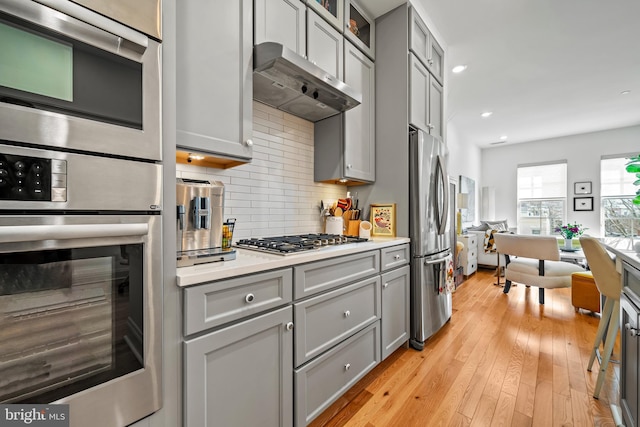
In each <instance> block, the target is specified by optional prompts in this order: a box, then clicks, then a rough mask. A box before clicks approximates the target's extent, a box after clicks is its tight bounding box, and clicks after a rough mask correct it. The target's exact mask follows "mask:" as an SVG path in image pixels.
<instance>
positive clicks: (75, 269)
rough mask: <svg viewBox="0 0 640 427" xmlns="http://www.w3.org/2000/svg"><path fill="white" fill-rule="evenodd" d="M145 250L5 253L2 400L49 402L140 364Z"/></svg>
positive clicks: (0, 283) (1, 270)
mask: <svg viewBox="0 0 640 427" xmlns="http://www.w3.org/2000/svg"><path fill="white" fill-rule="evenodd" d="M143 250H144V247H143V245H142V244H134V245H119V246H108V247H95V248H80V249H59V250H51V251H36V252H26V253H17V254H3V255H2V257H1V258H0V402H1V403H50V402H53V401H56V400H59V399H61V398H63V397H66V396H69V395H72V394H74V393H77V392H79V391H81V390H84V389H87V388H90V387H93V386H96V385H98V384H101V383H104V382H107V381H110V380H112V379H114V378H117V377H120V376H122V375H125V374H127V373H129V372H133V371H136V370H138V369H141V368H143V366H144V364H143V360H144V354H143V330H144V325H143V292H142V289H143V287H142V285H143V283H142V282H143V277H142V275H143V268H142V267H143V266H142V258H143Z"/></svg>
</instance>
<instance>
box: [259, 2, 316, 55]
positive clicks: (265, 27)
mask: <svg viewBox="0 0 640 427" xmlns="http://www.w3.org/2000/svg"><path fill="white" fill-rule="evenodd" d="M306 10H307V6H306V5H305V4H304V2H302V1H301V0H255V12H254V13H255V21H254V22H255V27H254V38H255V44H260V43H263V42H277V43H280V44H282V45H283V46H285V47H287V48H289V49H291V50H292V51H294V52H295V53H297V54H298V55H300V56H306V55H307V40H306V35H307V31H306V25H307V23H306Z"/></svg>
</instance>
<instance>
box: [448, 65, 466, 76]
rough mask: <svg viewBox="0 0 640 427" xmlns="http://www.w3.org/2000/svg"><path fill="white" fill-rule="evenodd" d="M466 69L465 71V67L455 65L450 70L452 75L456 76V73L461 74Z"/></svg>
mask: <svg viewBox="0 0 640 427" xmlns="http://www.w3.org/2000/svg"><path fill="white" fill-rule="evenodd" d="M466 69H467V66H466V65H456V66H455V67H453V68H452V69H451V71H453V72H454V73H456V74H457V73H461V72H463V71H464V70H466Z"/></svg>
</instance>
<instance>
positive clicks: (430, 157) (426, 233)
mask: <svg viewBox="0 0 640 427" xmlns="http://www.w3.org/2000/svg"><path fill="white" fill-rule="evenodd" d="M409 150H410V151H409V235H410V237H411V341H410V342H411V346H412V347H413V348H415V349H417V350H422V349H423V348H424V342H425V341H426V340H427V339H428V338H429V337H430V336H432V335H433V334H435V333H436V332H437V331H438V330H439V329H440V328H441V327H442V326H443V325H444V324H445V323H446V322H447V321H448V320H449V319H450V318H451V293H449V292H443V291H442V289H443V287H445V282H446V277H447V276H446V275H447V263H448V261H449V259H450V255H451V241H450V240H451V236H450V233H449V230H450V227H451V224H450V223H449V177H448V175H447V157H448V156H447V149H446V146H445V145H444V143H443V142H442V141H441V140H440V139H438V138H435V137H433V136H431V135H429V134H426V133H424V132H423V131H421V130H414V129H411V130H410V132H409Z"/></svg>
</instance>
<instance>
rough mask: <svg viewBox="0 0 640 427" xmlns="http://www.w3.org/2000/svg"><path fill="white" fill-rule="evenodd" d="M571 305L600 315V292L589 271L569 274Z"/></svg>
mask: <svg viewBox="0 0 640 427" xmlns="http://www.w3.org/2000/svg"><path fill="white" fill-rule="evenodd" d="M571 304H572V305H573V306H574V307H575V309H576V311H578V309H579V308H584V309H585V310H589V311H592V312H594V313H600V291H598V287H597V286H596V281H595V280H594V279H593V274H592V273H591V272H590V271H585V272H584V273H582V272H581V273H572V274H571Z"/></svg>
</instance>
